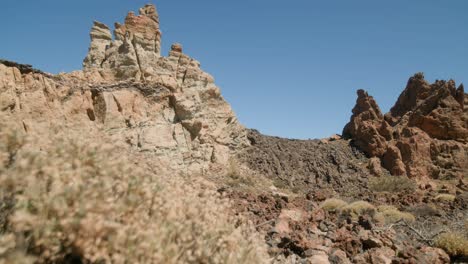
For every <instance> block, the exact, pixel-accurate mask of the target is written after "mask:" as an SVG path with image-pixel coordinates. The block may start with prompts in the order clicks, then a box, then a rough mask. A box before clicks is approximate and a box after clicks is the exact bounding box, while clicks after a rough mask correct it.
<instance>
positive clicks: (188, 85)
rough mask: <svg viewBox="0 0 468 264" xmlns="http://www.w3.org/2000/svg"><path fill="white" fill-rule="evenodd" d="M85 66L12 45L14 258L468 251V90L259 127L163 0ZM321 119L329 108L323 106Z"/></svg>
mask: <svg viewBox="0 0 468 264" xmlns="http://www.w3.org/2000/svg"><path fill="white" fill-rule="evenodd" d="M90 37H91V43H90V47H89V53H88V55H87V56H86V58H85V59H84V62H83V69H82V70H79V71H74V72H70V73H60V74H49V73H45V72H43V71H41V70H39V69H34V68H33V67H32V66H30V65H25V64H20V63H16V62H11V61H7V60H0V122H1V125H0V264H10V263H12V264H14V263H17V264H20V263H21V264H23V263H24V264H26V263H57V264H58V263H69V264H75V263H311V264H315V263H317V264H328V263H331V264H340V263H345V264H346V263H373V264H380V263H382V264H397V263H402V264H403V263H415V264H420V263H422V264H424V263H428V264H436V263H467V262H468V109H467V108H466V107H465V106H466V105H468V95H467V94H466V93H465V92H464V87H463V85H457V84H456V83H455V81H453V80H448V81H443V80H437V81H436V82H434V83H432V84H431V83H429V82H427V81H426V80H425V79H424V74H423V73H416V74H415V75H414V76H412V77H410V78H409V80H408V84H407V86H406V87H404V88H403V91H402V93H401V95H400V97H399V98H398V100H397V102H396V103H395V105H394V106H393V107H392V108H391V110H390V112H389V113H386V114H384V113H382V112H381V110H380V108H379V106H378V104H377V102H376V101H375V100H374V98H373V97H372V96H370V95H369V94H368V93H367V92H366V91H364V90H358V91H357V100H356V105H355V107H354V108H353V109H352V115H351V117H350V121H349V123H348V124H343V127H344V129H343V132H342V135H333V136H331V137H330V138H325V139H316V140H295V139H285V138H279V137H273V136H266V135H262V134H261V133H260V132H258V131H257V130H255V129H248V128H245V127H244V126H243V125H242V124H240V122H239V121H238V119H237V117H236V115H235V113H234V112H233V111H232V109H231V107H230V105H229V104H228V102H226V101H225V100H224V98H223V97H222V95H221V90H220V88H219V87H217V86H216V85H215V82H214V78H213V77H212V76H211V75H209V74H208V73H206V72H204V71H203V70H202V68H201V66H200V63H199V62H198V61H197V60H195V59H193V58H191V57H189V56H188V55H186V54H185V53H184V51H183V47H182V45H181V44H177V43H176V44H173V45H172V47H171V50H170V52H169V54H168V56H163V55H161V32H160V21H159V16H158V13H157V11H156V7H155V6H153V5H146V6H144V7H142V8H141V9H140V10H139V13H138V14H135V13H134V12H130V13H128V15H127V16H126V18H125V20H124V23H122V24H120V23H116V25H115V29H114V31H113V32H111V29H110V28H109V27H108V26H107V25H105V24H103V23H100V22H94V25H93V27H92V29H91V33H90ZM311 122H313V121H311Z"/></svg>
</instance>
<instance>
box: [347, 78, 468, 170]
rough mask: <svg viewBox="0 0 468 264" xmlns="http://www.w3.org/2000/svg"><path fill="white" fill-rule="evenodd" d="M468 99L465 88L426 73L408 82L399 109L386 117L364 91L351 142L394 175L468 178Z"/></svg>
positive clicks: (353, 121)
mask: <svg viewBox="0 0 468 264" xmlns="http://www.w3.org/2000/svg"><path fill="white" fill-rule="evenodd" d="M467 102H468V96H467V94H465V92H464V88H463V85H460V86H459V87H458V88H456V85H455V82H454V81H452V80H450V81H436V82H435V83H433V84H429V83H428V82H427V81H426V80H424V76H423V74H422V73H418V74H415V75H414V76H413V77H411V78H410V79H409V81H408V85H407V87H406V89H405V90H404V91H403V92H402V94H401V95H400V97H399V98H398V101H397V102H396V104H395V105H394V106H393V107H392V109H391V110H390V112H389V113H387V114H385V115H383V114H382V113H381V111H380V109H379V107H378V105H377V103H376V102H375V100H374V99H373V97H372V96H369V95H368V94H367V92H365V91H363V90H359V91H358V99H357V102H356V106H355V107H354V109H353V115H352V117H351V121H350V122H349V123H348V124H347V125H346V127H345V128H344V130H343V135H344V137H345V138H350V139H353V141H354V144H355V145H356V146H357V147H359V148H360V149H361V150H363V151H364V152H365V153H366V154H367V155H369V156H371V157H378V158H380V160H381V162H382V165H383V167H385V168H386V169H388V170H389V171H390V172H391V173H392V174H394V175H407V176H409V177H414V178H421V179H422V178H433V179H451V178H462V177H466V175H468V110H467V109H466V107H465V105H466V103H467Z"/></svg>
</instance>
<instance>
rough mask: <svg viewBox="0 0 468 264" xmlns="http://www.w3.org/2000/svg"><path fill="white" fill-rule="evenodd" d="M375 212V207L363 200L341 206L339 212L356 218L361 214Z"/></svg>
mask: <svg viewBox="0 0 468 264" xmlns="http://www.w3.org/2000/svg"><path fill="white" fill-rule="evenodd" d="M375 213H376V209H375V207H374V206H373V205H372V204H370V203H368V202H365V201H357V202H353V203H350V204H348V205H346V206H345V207H343V208H341V214H342V215H344V216H349V217H351V218H352V219H357V218H359V216H361V215H370V216H374V215H375Z"/></svg>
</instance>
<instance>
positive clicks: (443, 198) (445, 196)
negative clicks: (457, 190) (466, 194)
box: [435, 193, 455, 203]
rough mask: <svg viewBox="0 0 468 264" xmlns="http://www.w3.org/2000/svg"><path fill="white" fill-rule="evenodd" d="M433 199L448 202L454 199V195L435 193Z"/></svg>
mask: <svg viewBox="0 0 468 264" xmlns="http://www.w3.org/2000/svg"><path fill="white" fill-rule="evenodd" d="M435 200H436V201H439V202H444V203H450V202H453V201H455V195H451V194H446V193H443V194H439V195H437V196H436V197H435Z"/></svg>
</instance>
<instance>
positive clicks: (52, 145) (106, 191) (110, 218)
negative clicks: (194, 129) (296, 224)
mask: <svg viewBox="0 0 468 264" xmlns="http://www.w3.org/2000/svg"><path fill="white" fill-rule="evenodd" d="M14 134H16V135H18V134H17V133H16V132H15V131H14V130H11V129H9V128H8V127H5V126H0V139H1V142H0V143H1V145H0V147H1V148H0V151H1V154H0V155H1V156H0V157H2V163H0V165H1V166H0V194H1V196H0V197H6V196H9V195H14V197H15V202H16V203H15V209H14V213H13V214H12V215H11V216H10V218H9V219H10V222H9V230H10V231H9V233H7V234H4V235H3V236H1V235H0V259H1V260H0V263H5V264H6V263H18V264H20V263H21V264H22V263H31V261H32V258H34V261H35V263H57V262H63V261H64V259H66V258H70V257H74V258H78V259H81V260H82V261H83V262H90V263H102V262H104V263H265V261H266V259H267V256H266V253H265V252H266V250H265V248H264V244H263V243H262V242H260V241H261V240H260V239H259V238H258V237H257V235H255V232H254V230H252V229H251V228H250V227H249V226H248V225H246V224H245V222H244V221H243V220H242V219H239V218H234V217H232V216H230V215H228V214H227V213H226V212H227V208H228V202H227V201H226V200H224V199H223V198H222V197H220V196H219V195H218V194H217V193H216V192H215V191H211V190H210V189H209V188H206V187H205V186H204V185H203V183H201V182H200V181H197V180H196V179H190V180H186V179H183V178H181V177H179V176H176V175H172V176H171V177H163V178H162V176H161V175H156V174H155V173H153V172H152V171H151V170H150V168H148V167H147V166H145V164H143V163H140V164H139V165H135V163H134V162H132V157H130V156H128V155H126V154H125V153H127V152H126V151H125V150H124V149H116V148H115V146H112V145H111V144H105V143H104V142H105V141H104V140H95V141H99V143H96V142H95V141H92V140H85V139H84V138H85V136H84V135H79V136H80V137H78V135H76V136H70V135H67V136H63V135H62V136H52V135H42V137H41V138H38V139H30V142H29V143H28V144H29V145H28V147H23V148H20V147H18V148H17V147H15V146H18V144H14V143H13V144H10V143H9V142H14V140H13V141H11V140H10V141H6V140H5V138H7V139H10V138H11V139H14V138H15V135H14ZM68 134H69V133H68ZM37 140H41V141H44V140H49V144H48V146H49V147H47V148H45V149H42V150H34V147H33V146H34V144H35V143H36V142H37ZM17 142H22V141H21V140H17ZM42 143H43V142H42ZM9 145H11V146H13V147H12V148H9V147H5V146H9ZM19 145H22V144H19ZM45 145H47V144H45ZM12 150H13V151H12ZM12 155H14V157H15V158H14V159H13V161H12V162H11V163H10V162H9V160H11V159H10V158H9V157H11V156H12ZM5 157H7V158H5ZM5 160H6V161H7V162H5ZM5 164H7V165H9V166H5ZM9 260H12V261H9ZM13 260H14V261H13ZM5 261H6V262H5Z"/></svg>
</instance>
